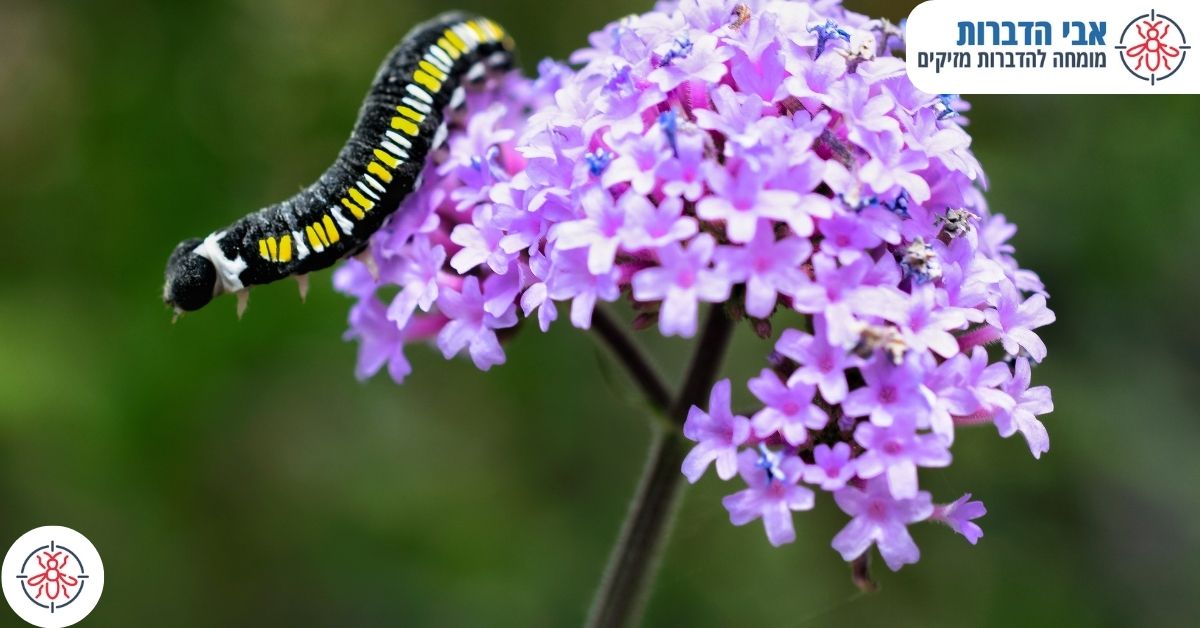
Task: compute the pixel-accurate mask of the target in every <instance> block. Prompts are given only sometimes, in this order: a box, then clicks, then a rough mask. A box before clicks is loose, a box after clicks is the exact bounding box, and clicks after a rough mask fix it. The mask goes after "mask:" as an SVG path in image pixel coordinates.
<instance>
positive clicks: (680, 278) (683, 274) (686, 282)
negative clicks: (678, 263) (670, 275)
mask: <svg viewBox="0 0 1200 628" xmlns="http://www.w3.org/2000/svg"><path fill="white" fill-rule="evenodd" d="M675 283H677V284H679V286H680V287H681V288H691V287H692V286H694V285H696V272H695V271H693V270H692V269H690V268H689V269H687V270H681V271H679V274H677V275H676V276H675Z"/></svg>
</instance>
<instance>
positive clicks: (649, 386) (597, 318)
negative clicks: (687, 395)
mask: <svg viewBox="0 0 1200 628" xmlns="http://www.w3.org/2000/svg"><path fill="white" fill-rule="evenodd" d="M592 329H594V330H596V334H597V335H599V336H600V340H602V341H603V342H604V344H605V345H607V346H608V348H609V350H611V351H612V352H613V354H614V355H615V356H616V357H617V359H618V360H620V361H621V364H622V365H624V366H625V369H626V370H628V371H629V377H630V378H631V379H633V381H634V383H635V384H637V385H638V386H640V387H641V389H642V394H644V395H645V396H646V400H647V401H649V402H650V405H651V406H653V407H654V410H655V411H656V412H660V413H666V412H667V410H668V409H669V408H670V406H671V392H670V391H669V390H668V389H667V385H666V384H665V383H663V379H662V377H661V376H660V375H659V374H658V369H656V368H655V367H654V365H653V364H651V363H650V360H649V358H647V357H646V355H645V354H644V353H642V349H641V347H639V346H637V344H635V343H634V342H633V339H632V338H630V337H629V335H628V334H626V333H625V330H624V329H622V328H621V325H620V324H619V323H618V322H617V321H616V320H614V319H613V317H612V316H611V315H610V314H609V313H608V312H607V311H605V310H604V309H602V308H596V310H595V312H593V313H592Z"/></svg>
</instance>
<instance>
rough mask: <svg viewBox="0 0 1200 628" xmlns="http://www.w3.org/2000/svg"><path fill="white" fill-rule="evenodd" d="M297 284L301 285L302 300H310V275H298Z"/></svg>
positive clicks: (302, 301)
mask: <svg viewBox="0 0 1200 628" xmlns="http://www.w3.org/2000/svg"><path fill="white" fill-rule="evenodd" d="M296 285H297V286H299V287H300V302H301V303H307V302H308V275H296Z"/></svg>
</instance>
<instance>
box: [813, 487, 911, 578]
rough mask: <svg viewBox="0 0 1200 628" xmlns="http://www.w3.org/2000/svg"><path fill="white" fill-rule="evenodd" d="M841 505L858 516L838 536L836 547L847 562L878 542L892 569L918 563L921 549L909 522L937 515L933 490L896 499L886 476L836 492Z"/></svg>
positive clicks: (838, 502)
mask: <svg viewBox="0 0 1200 628" xmlns="http://www.w3.org/2000/svg"><path fill="white" fill-rule="evenodd" d="M833 498H834V500H835V501H836V502H837V505H838V507H839V508H841V509H842V511H843V512H845V513H846V514H848V515H850V516H852V517H854V518H853V519H851V521H850V523H848V524H846V527H844V528H842V530H841V532H838V533H837V536H835V537H833V549H835V550H837V551H838V553H840V554H841V555H842V558H843V559H844V560H846V561H851V560H854V559H855V558H858V557H859V556H862V555H863V552H865V551H867V549H869V548H870V547H871V544H875V546H876V547H878V548H879V554H880V555H881V556H883V561H884V562H885V563H887V566H888V568H889V569H891V570H892V571H897V570H899V569H900V568H901V567H903V566H904V565H908V564H912V563H915V562H917V560H919V559H920V558H921V550H920V549H918V548H917V544H916V543H914V542H913V540H912V536H911V535H910V534H909V533H908V524H910V523H917V522H919V521H924V520H926V519H928V518H929V517H930V515H932V514H933V501H932V499H931V498H930V496H929V493H926V492H924V491H921V492H919V493H917V494H916V496H915V497H913V498H912V499H896V498H894V497H892V495H891V493H890V492H889V491H888V487H887V483H886V482H884V481H883V480H882V479H877V480H871V481H868V482H867V485H866V488H865V489H864V490H860V489H857V488H854V487H851V486H847V487H846V488H844V489H842V490H840V491H838V492H836V493H834V494H833Z"/></svg>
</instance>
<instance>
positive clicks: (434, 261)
mask: <svg viewBox="0 0 1200 628" xmlns="http://www.w3.org/2000/svg"><path fill="white" fill-rule="evenodd" d="M405 253H406V254H405V255H404V256H403V258H401V260H400V261H399V263H398V264H395V265H394V266H395V267H396V268H395V269H394V270H392V271H391V272H389V273H387V275H391V276H390V277H388V279H389V280H390V281H391V282H392V283H395V284H396V285H398V286H401V290H400V293H399V294H397V295H396V297H395V298H394V299H392V304H391V305H390V306H389V307H388V311H387V316H388V318H389V319H391V320H393V321H395V323H396V326H397V327H399V328H401V329H403V328H404V327H405V326H406V325H408V319H409V317H411V316H412V314H413V312H415V311H416V309H417V308H418V307H419V308H421V311H423V312H428V311H429V309H430V308H432V307H433V304H434V302H436V301H437V297H438V289H439V283H438V279H439V276H440V274H441V272H442V266H443V264H445V263H446V249H444V248H443V247H442V246H441V245H440V244H439V245H437V246H433V245H432V244H431V243H430V242H429V238H428V237H425V236H418V237H416V238H414V239H413V241H412V244H411V245H410V246H409V250H407V251H406V252H405Z"/></svg>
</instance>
